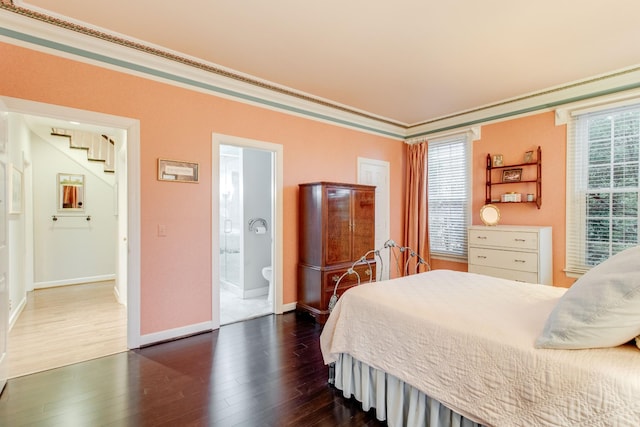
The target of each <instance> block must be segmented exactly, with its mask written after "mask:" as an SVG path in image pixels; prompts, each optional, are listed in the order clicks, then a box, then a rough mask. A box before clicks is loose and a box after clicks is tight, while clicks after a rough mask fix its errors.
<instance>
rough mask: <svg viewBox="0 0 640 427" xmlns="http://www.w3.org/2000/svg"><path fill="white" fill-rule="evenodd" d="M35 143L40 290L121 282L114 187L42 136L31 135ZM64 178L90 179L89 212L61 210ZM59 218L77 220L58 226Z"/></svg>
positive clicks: (36, 253) (36, 271)
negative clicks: (59, 177) (59, 198)
mask: <svg viewBox="0 0 640 427" xmlns="http://www.w3.org/2000/svg"><path fill="white" fill-rule="evenodd" d="M30 139H31V150H32V170H33V208H34V209H33V212H34V218H33V223H34V227H33V229H34V282H35V283H34V285H35V287H36V288H42V287H49V286H60V285H68V284H75V283H84V282H89V281H97V280H107V279H113V278H115V271H116V264H115V261H116V238H117V233H118V229H117V217H116V215H115V212H114V209H115V206H114V199H115V198H114V193H113V192H114V188H113V186H112V185H110V184H108V183H107V182H105V181H104V180H103V179H101V178H100V177H98V176H97V175H96V174H94V173H93V172H91V171H90V170H89V169H87V168H85V167H83V165H82V164H80V163H79V162H77V161H75V160H73V159H72V158H70V157H68V156H66V155H64V154H63V153H62V152H61V151H60V150H58V149H56V148H55V147H54V146H53V145H51V144H49V143H48V142H46V141H45V140H43V139H42V138H41V137H40V136H38V135H36V134H34V133H31V134H30ZM58 173H69V174H82V175H84V176H85V211H84V212H70V213H67V212H59V211H58V210H57V204H56V202H57V182H56V180H57V174H58ZM53 215H77V216H74V217H59V218H58V220H57V221H52V216H53ZM87 215H90V216H91V220H90V221H86V216H87Z"/></svg>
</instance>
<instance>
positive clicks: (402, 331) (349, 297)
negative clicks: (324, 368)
mask: <svg viewBox="0 0 640 427" xmlns="http://www.w3.org/2000/svg"><path fill="white" fill-rule="evenodd" d="M620 255H622V256H620ZM639 260H640V247H637V248H633V249H630V250H627V251H624V252H622V253H621V254H618V255H616V256H614V257H612V258H610V260H609V261H607V262H605V263H603V264H601V265H600V266H598V267H596V268H594V269H592V270H591V271H590V272H589V273H587V274H586V275H585V276H583V278H581V279H580V280H578V282H576V284H574V285H573V286H572V287H571V288H569V290H567V289H564V288H556V287H550V286H542V285H534V284H526V283H519V282H513V281H509V280H504V279H498V278H493V277H489V276H482V275H478V274H472V273H462V272H456V271H449V270H434V271H430V272H426V273H420V274H415V275H411V276H406V277H401V278H397V279H392V280H388V281H383V282H374V283H367V284H363V285H360V286H357V287H354V288H352V289H350V290H348V291H347V292H345V293H344V295H342V296H341V297H340V299H339V300H338V302H337V304H336V305H335V307H334V308H333V310H332V312H331V315H330V316H329V319H328V320H327V323H326V324H325V326H324V329H323V331H322V334H321V338H320V346H321V350H322V354H323V358H324V362H325V363H326V364H327V365H329V366H330V368H331V369H330V382H331V383H332V384H333V385H334V386H335V387H336V388H338V389H340V390H342V392H343V395H344V396H345V397H346V398H350V397H355V398H356V399H357V400H358V401H360V402H362V406H363V409H364V410H370V409H371V408H375V410H376V416H377V418H378V419H380V420H386V421H387V423H388V425H390V426H418V425H420V426H431V427H434V426H448V425H460V426H475V425H488V426H536V425H543V426H561V425H562V426H564V425H570V426H576V425H579V426H605V425H606V426H609V425H611V426H636V425H640V349H639V348H638V347H637V346H636V345H634V342H633V338H634V337H635V336H636V335H640V273H638V272H637V271H636V270H639V267H638V266H637V264H640V263H639V262H638V261H639Z"/></svg>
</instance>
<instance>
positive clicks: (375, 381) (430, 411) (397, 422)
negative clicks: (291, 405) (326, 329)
mask: <svg viewBox="0 0 640 427" xmlns="http://www.w3.org/2000/svg"><path fill="white" fill-rule="evenodd" d="M329 383H331V384H333V385H334V386H335V387H336V388H337V389H339V390H342V394H343V395H344V397H346V398H350V397H351V396H353V397H355V399H356V400H358V401H359V402H360V403H362V409H364V410H365V411H369V410H370V409H371V408H375V410H376V418H377V419H378V420H380V421H385V420H386V421H387V424H388V425H389V426H390V427H401V426H402V427H418V426H420V427H479V426H481V424H478V423H475V422H473V421H471V420H469V419H468V418H465V417H463V416H462V415H460V414H458V413H456V412H454V411H452V410H451V409H449V408H447V407H446V406H444V405H442V404H441V403H440V402H438V401H437V400H435V399H432V398H430V397H429V396H427V395H426V394H424V393H422V392H421V391H420V390H418V389H416V388H414V387H412V386H410V385H409V384H406V383H404V382H403V381H401V380H399V379H398V378H396V377H394V376H393V375H390V374H387V373H386V372H384V371H380V370H378V369H375V368H372V367H370V366H368V365H367V364H365V363H362V362H360V361H358V360H356V359H354V358H352V357H351V356H350V355H348V354H341V355H340V357H339V359H338V361H337V362H336V363H335V365H334V366H330V368H329Z"/></svg>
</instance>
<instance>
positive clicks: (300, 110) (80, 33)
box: [0, 0, 640, 140]
mask: <svg viewBox="0 0 640 427" xmlns="http://www.w3.org/2000/svg"><path fill="white" fill-rule="evenodd" d="M0 41H4V42H6V43H10V44H14V45H19V46H23V47H27V48H29V49H34V50H38V51H43V52H47V53H50V54H53V55H57V56H61V57H66V58H69V59H73V60H76V61H80V62H85V63H90V64H93V65H97V66H100V67H103V68H108V69H113V70H116V71H119V72H125V73H128V74H133V75H137V76H140V77H143V78H146V79H150V80H155V81H160V82H164V83H167V84H172V85H175V86H180V87H184V88H187V89H190V90H195V91H199V92H204V93H208V94H213V95H215V96H218V97H221V98H225V99H231V100H234V101H238V102H243V103H246V104H251V105H255V106H258V107H261V108H266V109H269V110H274V111H279V112H283V113H286V114H290V115H294V116H298V117H303V118H307V119H311V120H315V121H320V122H324V123H328V124H331V125H335V126H341V127H345V128H350V129H355V130H358V131H362V132H366V133H370V134H374V135H378V136H383V137H387V138H391V139H395V140H407V139H414V138H420V137H429V138H433V137H434V136H436V137H437V135H440V134H446V133H450V132H455V131H456V130H459V129H460V128H470V127H477V126H478V125H482V124H488V123H494V122H499V121H504V120H510V119H513V118H517V117H522V116H527V115H533V114H539V113H542V112H545V111H553V110H555V109H556V108H558V107H560V106H563V105H567V104H574V103H577V102H583V101H586V100H590V99H594V98H601V97H609V96H616V95H618V94H623V93H625V92H627V91H634V90H637V89H640V66H634V67H629V68H626V69H622V70H617V71H613V72H610V73H606V74H602V75H599V76H595V77H592V78H588V79H584V80H580V81H576V82H571V83H568V84H564V85H560V86H556V87H552V88H548V89H545V90H541V91H537V92H533V93H529V94H525V95H521V96H517V97H514V98H510V99H506V100H502V101H498V102H495V103H492V104H488V105H484V106H480V107H477V108H473V109H470V110H466V111H461V112H458V113H454V114H450V115H447V116H443V117H439V118H435V119H432V120H428V121H425V122H422V123H417V124H413V125H409V124H406V123H401V122H398V121H394V120H391V119H387V118H384V117H380V116H376V115H374V114H371V113H368V112H366V111H362V110H358V109H355V108H353V107H349V106H347V105H343V104H339V103H336V102H334V101H331V100H328V99H324V98H320V97H316V96H313V95H310V94H307V93H304V92H300V91H296V90H293V89H291V88H287V87H284V86H280V85H277V84H275V83H271V82H268V81H266V80H260V79H258V78H256V77H253V76H249V75H246V74H242V73H240V72H237V71H235V70H231V69H228V68H224V67H222V66H219V65H217V64H213V63H207V62H203V61H202V60H200V59H198V58H193V57H189V56H186V55H184V54H181V53H178V52H172V51H170V50H167V49H165V48H162V47H159V46H153V45H150V44H148V43H144V42H141V41H138V40H134V39H131V38H126V37H125V36H122V35H118V34H115V33H107V32H104V30H102V29H99V28H92V27H89V26H86V24H84V23H75V22H72V21H70V20H69V18H66V17H56V16H51V15H48V14H46V13H43V12H40V11H37V10H31V9H26V8H22V7H19V6H15V5H12V4H9V3H7V2H4V1H3V0H0Z"/></svg>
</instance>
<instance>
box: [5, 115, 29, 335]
mask: <svg viewBox="0 0 640 427" xmlns="http://www.w3.org/2000/svg"><path fill="white" fill-rule="evenodd" d="M7 154H8V163H7V172H8V174H11V173H12V170H11V168H12V167H15V168H16V169H17V170H19V171H20V172H22V185H23V193H22V212H21V213H16V214H10V215H8V216H7V219H8V222H7V243H8V247H9V274H8V283H9V306H10V309H9V323H10V324H13V323H14V322H15V320H16V318H17V315H18V314H19V313H20V310H21V307H22V306H23V305H24V304H25V303H26V296H27V288H28V286H29V284H28V283H27V274H26V268H25V267H26V259H27V253H26V236H27V234H26V226H27V219H30V218H31V217H30V216H28V215H27V214H26V213H25V212H28V211H27V209H28V208H29V206H30V203H27V202H28V201H29V198H30V196H31V193H30V188H28V186H27V185H26V184H28V183H29V182H30V176H29V172H30V168H29V167H25V165H28V164H29V163H30V156H31V152H30V148H29V129H28V128H27V126H26V125H25V123H24V121H23V120H22V117H21V116H19V115H15V114H9V144H8V147H7ZM7 197H11V188H7ZM29 277H30V276H29Z"/></svg>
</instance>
